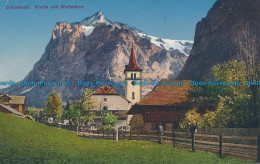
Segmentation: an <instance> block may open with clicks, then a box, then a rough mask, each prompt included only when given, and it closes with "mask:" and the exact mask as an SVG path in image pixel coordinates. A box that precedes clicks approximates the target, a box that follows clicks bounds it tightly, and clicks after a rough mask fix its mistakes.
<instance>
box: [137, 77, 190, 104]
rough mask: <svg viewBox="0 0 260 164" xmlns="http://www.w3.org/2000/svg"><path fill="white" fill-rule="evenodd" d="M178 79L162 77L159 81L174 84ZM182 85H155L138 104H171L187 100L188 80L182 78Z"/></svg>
mask: <svg viewBox="0 0 260 164" xmlns="http://www.w3.org/2000/svg"><path fill="white" fill-rule="evenodd" d="M179 81H180V80H174V79H163V80H161V81H160V82H166V84H167V83H168V82H169V84H170V83H172V84H174V83H175V84H176V83H177V82H179ZM181 82H183V85H157V86H156V87H155V88H154V89H153V90H152V91H151V92H150V93H149V94H148V95H147V96H145V97H144V98H143V99H142V100H141V101H140V102H138V103H137V104H138V105H172V104H176V103H183V102H186V101H189V100H190V99H189V98H188V97H187V93H188V90H189V89H190V84H189V81H188V80H182V81H181Z"/></svg>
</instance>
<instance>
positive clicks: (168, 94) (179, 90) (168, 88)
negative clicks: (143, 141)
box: [92, 45, 194, 130]
mask: <svg viewBox="0 0 260 164" xmlns="http://www.w3.org/2000/svg"><path fill="white" fill-rule="evenodd" d="M124 75H125V82H126V83H127V85H125V96H123V95H121V94H120V93H119V92H117V91H116V90H115V89H114V88H112V87H111V86H109V85H103V86H101V87H100V88H98V89H97V90H96V91H94V92H93V95H92V98H95V99H96V100H97V101H98V105H97V107H96V109H95V110H100V109H106V110H108V111H111V112H112V113H113V114H114V115H115V116H116V117H117V119H118V121H119V128H120V129H124V130H129V129H130V127H131V130H156V129H157V128H158V125H162V126H163V128H164V130H173V129H175V128H177V127H178V125H179V122H180V121H181V120H182V119H183V118H184V117H185V112H186V111H187V110H189V109H191V108H192V106H193V105H194V103H193V100H191V99H190V98H188V96H187V95H188V90H189V89H190V85H189V81H187V80H182V81H179V80H174V79H162V80H161V81H160V82H161V83H162V84H164V83H165V82H166V83H170V84H174V85H157V86H155V88H154V89H153V90H152V91H151V92H150V93H148V94H147V95H146V96H145V97H142V85H136V82H138V83H139V84H140V82H142V69H141V68H140V67H139V66H138V63H137V60H136V56H135V51H134V46H133V45H132V50H131V54H130V59H129V63H128V65H126V66H125V69H124ZM179 84H181V85H179ZM94 122H95V124H99V125H100V124H101V118H100V117H97V118H96V120H95V121H94ZM96 128H98V126H97V127H96Z"/></svg>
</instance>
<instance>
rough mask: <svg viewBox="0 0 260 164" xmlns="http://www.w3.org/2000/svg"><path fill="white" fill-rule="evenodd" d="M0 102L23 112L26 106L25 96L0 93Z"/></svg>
mask: <svg viewBox="0 0 260 164" xmlns="http://www.w3.org/2000/svg"><path fill="white" fill-rule="evenodd" d="M0 104H2V105H4V106H8V107H11V108H13V109H15V110H16V111H17V112H20V113H23V112H24V110H25V108H26V104H25V96H11V95H8V94H5V95H0Z"/></svg>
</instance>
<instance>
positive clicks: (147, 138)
mask: <svg viewBox="0 0 260 164" xmlns="http://www.w3.org/2000/svg"><path fill="white" fill-rule="evenodd" d="M146 140H147V141H148V140H149V134H148V130H147V131H146Z"/></svg>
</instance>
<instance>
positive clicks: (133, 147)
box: [0, 112, 252, 164]
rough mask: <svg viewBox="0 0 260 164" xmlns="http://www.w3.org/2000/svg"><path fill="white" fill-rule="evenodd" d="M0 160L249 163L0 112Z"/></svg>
mask: <svg viewBox="0 0 260 164" xmlns="http://www.w3.org/2000/svg"><path fill="white" fill-rule="evenodd" d="M0 163H4V164H5V163H120V164H121V163H252V161H248V160H243V159H238V158H232V157H226V158H223V159H220V158H218V157H217V155H216V154H212V153H207V152H189V151H188V150H186V149H180V148H172V147H171V146H170V145H160V144H157V143H151V142H146V141H119V142H118V143H116V142H115V141H113V140H95V139H87V138H82V137H78V136H77V135H76V134H75V133H72V132H70V131H66V130H63V129H58V128H53V127H48V126H45V125H42V124H40V123H36V122H33V121H30V120H26V119H23V118H18V117H15V116H11V115H7V114H4V113H1V112H0Z"/></svg>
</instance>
